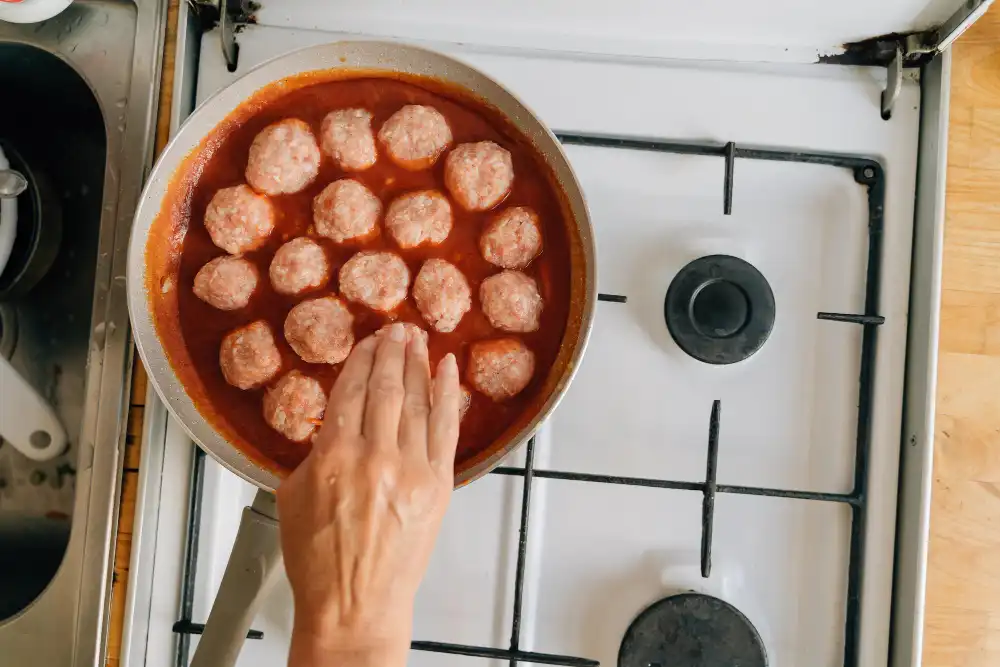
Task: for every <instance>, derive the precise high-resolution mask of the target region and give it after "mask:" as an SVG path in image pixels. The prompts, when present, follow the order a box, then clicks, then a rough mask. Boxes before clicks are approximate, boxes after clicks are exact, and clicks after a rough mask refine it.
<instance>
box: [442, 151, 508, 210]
mask: <svg viewBox="0 0 1000 667" xmlns="http://www.w3.org/2000/svg"><path fill="white" fill-rule="evenodd" d="M513 182H514V163H513V161H512V160H511V157H510V151H508V150H507V149H505V148H502V147H501V146H498V145H496V144H495V143H493V142H492V141H480V142H479V143H475V144H462V145H460V146H456V147H455V150H453V151H452V152H451V153H449V154H448V157H447V158H445V161H444V184H445V186H447V188H448V192H450V193H451V196H452V197H454V198H455V201H457V202H458V204H459V206H461V207H462V208H464V209H465V210H467V211H486V210H488V209H491V208H493V207H494V206H496V205H497V204H499V203H500V201H501V200H503V198H504V197H506V196H507V193H508V192H510V186H511V184H513Z"/></svg>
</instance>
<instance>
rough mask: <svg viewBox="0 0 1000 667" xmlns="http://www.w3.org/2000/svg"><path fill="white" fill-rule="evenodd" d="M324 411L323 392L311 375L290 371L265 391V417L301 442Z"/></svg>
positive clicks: (270, 423) (273, 426)
mask: <svg viewBox="0 0 1000 667" xmlns="http://www.w3.org/2000/svg"><path fill="white" fill-rule="evenodd" d="M324 412H326V394H325V393H323V387H322V386H320V383H319V382H318V381H317V380H314V379H313V378H311V377H309V376H307V375H303V374H302V373H300V372H298V371H292V372H290V373H288V374H287V375H285V376H284V377H282V378H281V379H280V380H278V381H277V382H276V383H275V385H274V386H273V387H271V388H270V389H268V390H267V393H265V394H264V421H266V422H267V424H268V426H270V427H271V428H273V429H274V430H275V431H277V432H278V433H280V434H281V435H283V436H285V437H286V438H288V439H289V440H293V441H295V442H304V441H305V440H308V439H309V437H310V436H311V435H312V434H313V433H314V432H315V431H316V429H317V427H318V426H319V424H320V422H321V420H322V419H323V413H324Z"/></svg>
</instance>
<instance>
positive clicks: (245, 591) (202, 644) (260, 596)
mask: <svg viewBox="0 0 1000 667" xmlns="http://www.w3.org/2000/svg"><path fill="white" fill-rule="evenodd" d="M277 517H278V514H277V508H276V505H275V501H274V496H273V495H271V494H270V493H267V492H266V491H258V492H257V496H256V497H255V498H254V500H253V505H252V506H251V507H244V508H243V518H242V519H240V528H239V530H238V531H237V533H236V542H235V543H234V544H233V551H232V553H231V554H230V555H229V563H228V564H227V565H226V572H225V574H223V575H222V584H221V585H220V586H219V592H218V594H217V595H216V596H215V602H214V603H213V604H212V611H211V613H209V615H208V621H207V622H206V623H205V630H204V632H203V633H202V636H201V639H200V640H199V641H198V648H197V649H196V650H195V653H194V658H193V659H192V660H191V667H232V666H233V665H235V664H236V659H237V658H238V657H239V655H240V650H241V649H242V648H243V641H244V639H245V638H246V636H247V631H248V630H249V629H250V624H251V623H252V622H253V619H254V617H255V616H256V615H257V611H258V610H259V609H260V605H261V603H262V602H263V601H264V596H265V595H266V594H267V592H268V590H269V589H270V588H271V585H272V584H273V583H274V580H275V575H276V574H277V572H278V563H279V562H280V560H281V543H280V541H279V540H278V521H277Z"/></svg>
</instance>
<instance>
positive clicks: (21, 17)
mask: <svg viewBox="0 0 1000 667" xmlns="http://www.w3.org/2000/svg"><path fill="white" fill-rule="evenodd" d="M72 3H73V0H22V2H13V3H11V2H0V21H7V22H9V23H39V22H41V21H45V20H47V19H50V18H52V17H53V16H55V15H56V14H58V13H60V12H62V11H63V10H64V9H66V8H67V7H69V6H70V5H71V4H72Z"/></svg>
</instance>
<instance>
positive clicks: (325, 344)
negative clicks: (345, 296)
mask: <svg viewBox="0 0 1000 667" xmlns="http://www.w3.org/2000/svg"><path fill="white" fill-rule="evenodd" d="M353 324H354V316H353V315H351V311H349V310H348V309H347V306H345V305H344V304H343V302H341V300H340V299H338V298H337V297H335V296H324V297H320V298H318V299H309V300H308V301H303V302H302V303H299V304H297V305H296V306H295V307H294V308H292V309H291V310H290V311H289V313H288V317H286V318H285V340H287V341H288V344H289V345H290V346H291V347H292V349H293V350H295V354H297V355H299V356H300V357H302V360H303V361H307V362H309V363H310V364H339V363H340V362H341V361H343V360H344V359H346V358H347V355H348V354H350V353H351V347H352V346H353V345H354V331H353V330H352V325H353Z"/></svg>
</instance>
